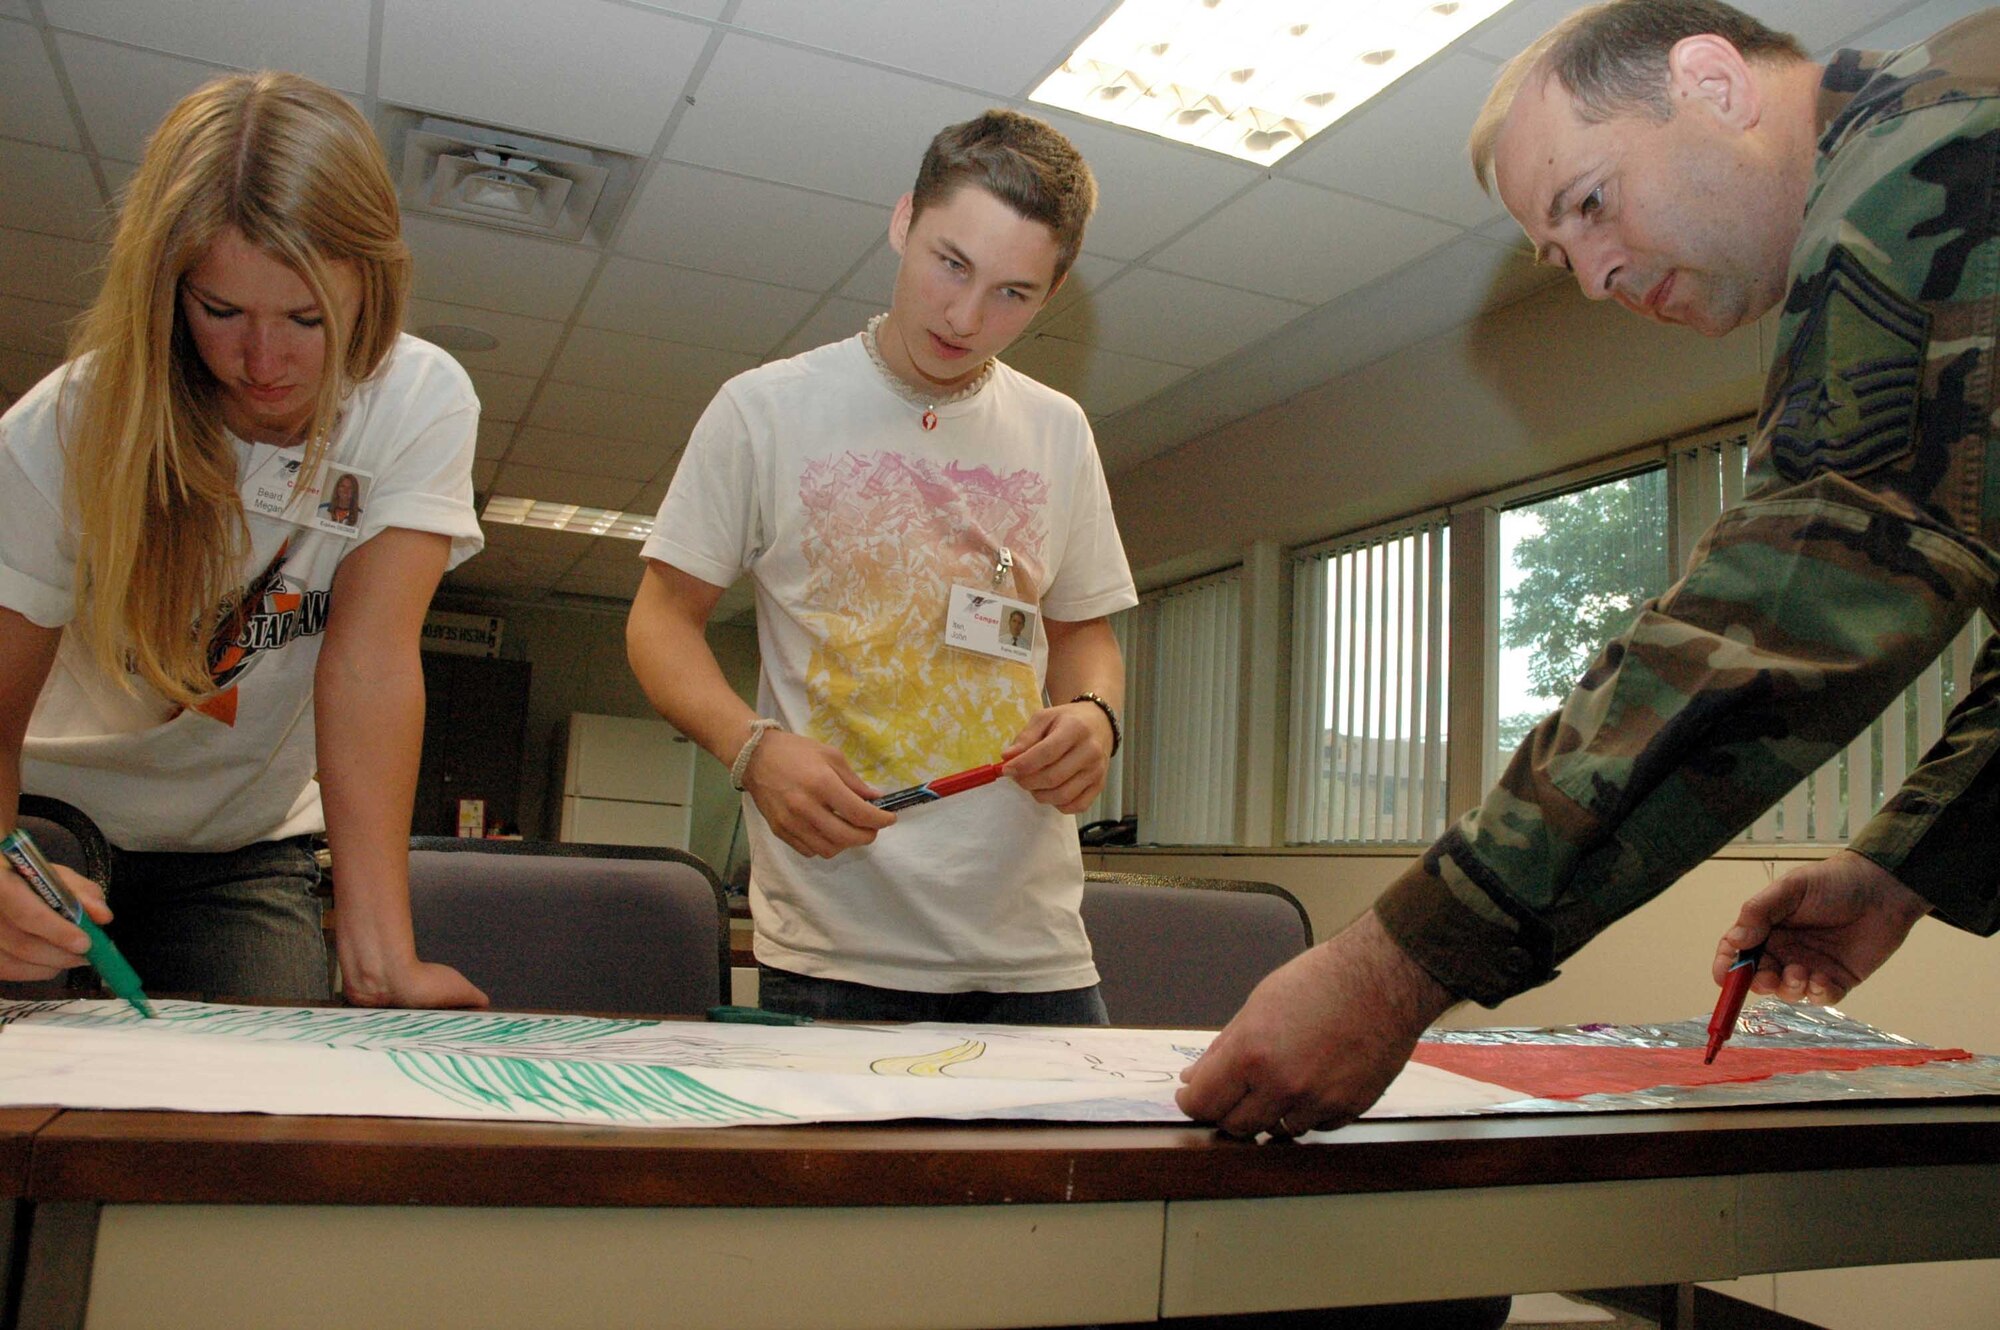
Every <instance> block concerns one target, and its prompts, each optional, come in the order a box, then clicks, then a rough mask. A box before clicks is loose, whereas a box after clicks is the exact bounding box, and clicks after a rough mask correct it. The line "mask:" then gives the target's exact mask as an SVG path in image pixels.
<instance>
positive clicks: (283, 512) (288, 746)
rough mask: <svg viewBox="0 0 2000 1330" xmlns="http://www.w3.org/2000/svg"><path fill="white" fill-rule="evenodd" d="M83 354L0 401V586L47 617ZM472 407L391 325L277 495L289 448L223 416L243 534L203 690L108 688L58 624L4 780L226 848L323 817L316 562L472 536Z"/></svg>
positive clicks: (65, 520) (122, 831) (59, 598)
mask: <svg viewBox="0 0 2000 1330" xmlns="http://www.w3.org/2000/svg"><path fill="white" fill-rule="evenodd" d="M87 372H88V365H87V363H84V362H73V363H72V364H69V365H65V366H63V367H61V368H59V369H57V370H56V371H54V372H53V373H51V374H50V375H48V377H46V378H44V379H43V380H42V381H41V382H40V383H39V384H37V385H36V386H35V387H33V388H31V389H30V390H29V391H28V393H27V394H26V395H25V396H24V397H22V398H21V400H20V401H18V402H16V403H15V404H14V405H13V407H12V408H10V409H9V410H8V411H7V413H6V414H5V415H4V416H0V605H4V606H6V607H7V608H8V609H11V610H14V611H16V612H18V613H20V614H22V615H23V616H25V617H26V618H28V619H29V620H31V621H33V622H35V623H37V624H40V625H42V626H43V627H49V628H54V627H60V626H62V625H64V624H67V623H68V622H69V621H70V620H71V618H72V617H73V616H74V614H75V612H76V603H75V567H76V548H77V538H76V531H77V523H76V521H75V517H74V514H73V512H71V511H70V510H69V509H68V507H67V504H66V501H65V499H64V490H63V483H64V473H65V458H64V450H63V447H62V444H61V441H60V435H59V431H58V428H57V424H58V413H59V412H60V411H62V410H64V409H65V403H66V402H69V401H73V400H74V395H75V382H73V381H72V380H73V377H74V376H75V375H78V374H81V373H87ZM478 422H479V399H478V397H477V396H476V395H475V394H474V392H473V389H472V382H471V380H470V379H469V378H468V377H467V376H466V373H465V371H464V370H463V369H462V368H460V367H459V365H458V362H457V361H455V360H453V359H452V358H451V357H450V356H449V355H447V354H446V353H445V352H443V351H442V350H440V349H439V348H437V347H435V346H432V345H430V344H429V343H428V342H423V341H419V340H418V339H416V338H414V337H409V336H403V337H401V338H400V339H399V340H398V341H397V343H396V345H395V347H394V348H393V349H392V350H391V351H390V353H389V355H388V356H387V357H386V358H385V359H384V361H383V364H382V366H381V367H380V369H379V370H378V371H377V373H376V374H375V376H374V377H372V378H371V379H369V380H368V381H367V382H365V383H362V384H360V385H359V386H358V387H356V388H355V389H354V391H353V392H352V393H351V394H350V395H349V397H348V399H347V401H346V403H345V405H344V407H343V409H342V413H341V417H340V422H339V424H338V425H337V426H336V428H335V432H334V439H333V443H332V445H331V446H330V448H329V450H328V462H327V465H326V466H325V468H323V469H322V471H321V474H320V476H319V477H317V478H316V480H314V481H310V482H308V488H309V490H310V491H311V492H310V493H308V494H306V495H304V496H301V497H300V498H299V499H298V501H297V502H296V503H292V502H290V499H291V491H292V488H293V485H294V484H295V482H296V473H297V470H298V465H299V459H300V456H301V454H302V452H303V449H302V448H298V447H293V448H278V447H275V446H273V445H270V444H252V443H245V442H243V441H242V440H240V439H236V438H234V437H233V436H231V437H230V438H229V443H230V445H231V446H232V447H233V448H234V449H235V453H236V462H237V474H238V476H239V478H240V485H241V493H242V495H243V501H244V510H245V513H246V515H247V518H248V523H249V531H250V551H249V558H248V560H247V561H246V563H245V564H244V567H243V579H244V580H243V586H244V590H243V592H242V593H241V596H240V602H239V603H238V604H237V605H234V606H232V608H233V609H236V610H238V611H239V613H238V614H237V616H236V618H235V620H234V624H233V626H234V627H235V630H236V631H235V632H234V634H233V635H232V636H230V637H229V640H227V641H219V642H218V643H216V644H213V645H212V646H211V649H210V661H211V671H212V672H213V674H214V676H215V678H216V680H217V682H218V684H219V685H220V691H219V692H218V693H217V694H216V696H215V697H214V698H212V699H211V700H209V701H208V702H206V703H204V704H203V705H202V706H201V708H199V709H197V710H192V711H183V710H181V709H180V708H178V707H175V706H173V705H172V704H171V703H169V702H167V701H166V700H164V699H163V698H161V697H160V696H159V695H158V694H157V693H154V692H152V690H150V689H148V688H146V687H145V686H144V685H143V684H140V683H139V682H138V681H137V680H136V679H134V680H131V681H130V683H131V685H132V687H133V688H134V689H136V690H137V691H136V692H128V691H127V690H126V688H125V687H124V686H123V683H124V681H120V680H116V679H112V678H109V677H107V676H106V675H105V674H104V673H103V672H102V671H100V670H99V669H98V668H97V666H96V663H95V662H94V661H93V660H92V659H91V658H90V656H89V654H88V653H87V652H85V651H83V650H82V649H81V648H80V647H79V646H78V644H77V643H76V641H75V640H74V639H73V638H71V637H70V635H68V634H65V635H64V638H63V642H62V645H61V647H60V648H59V649H58V651H57V654H56V660H55V664H54V666H53V668H52V669H51V670H50V672H49V677H48V681H47V682H46V683H45V684H44V685H43V686H42V691H41V695H40V697H39V699H38V700H37V702H36V705H35V711H34V714H33V716H32V717H31V719H30V720H29V723H28V733H27V741H26V744H25V745H24V748H23V755H22V788H23V789H24V790H25V791H27V792H29V793H33V794H42V795H49V796H53V797H55V798H58V799H62V800H64V801H66V802H68V803H71V804H74V805H76V806H77V807H79V808H81V809H82V810H83V811H84V812H85V813H87V814H89V816H90V817H91V819H92V820H93V821H95V822H96V823H97V825H98V827H99V828H100V829H102V830H103V832H104V834H105V836H106V838H107V839H109V840H110V841H111V843H112V844H114V845H117V846H120V847H121V848H124V849H128V850H182V851H215V850H229V849H235V848H237V847H238V846H242V845H246V844H249V843H251V842H253V841H260V840H275V839H278V838H280V837H284V836H293V835H299V834H303V833H306V832H313V831H319V830H321V829H323V828H324V826H325V821H324V818H323V816H322V814H321V811H320V800H319V784H318V782H317V781H316V780H314V778H313V773H314V770H315V768H316V766H317V761H316V757H315V748H314V728H313V726H314V720H313V671H314V667H315V666H316V664H317V663H318V660H319V648H320V642H321V635H322V634H323V633H324V631H325V629H326V622H327V615H328V613H329V611H330V609H331V601H332V589H333V577H334V571H335V570H336V569H337V568H338V567H339V565H340V561H341V560H342V559H343V558H345V557H346V556H347V555H348V553H349V552H351V551H352V550H354V549H356V548H358V547H359V546H360V545H361V544H362V543H363V542H365V541H366V540H367V539H368V538H369V537H370V536H373V535H374V534H375V533H376V532H378V531H381V530H384V529H386V528H389V527H401V528H405V529H408V530H413V531H429V532H437V533H440V534H443V535H447V536H449V537H451V542H452V545H451V555H450V566H456V565H457V564H459V563H462V562H464V561H465V560H466V559H468V558H470V557H472V555H474V554H476V553H477V552H478V551H479V548H480V546H481V544H482V543H483V538H482V537H481V535H480V530H479V522H478V518H477V516H476V515H475V513H474V511H473V503H472V457H473V446H474V438H475V435H476V433H477V427H478ZM343 475H349V476H353V477H354V478H355V479H354V481H353V482H352V484H351V485H348V486H344V487H343V489H344V490H345V491H351V492H358V495H359V497H358V500H357V501H356V504H355V505H354V507H355V508H356V509H358V511H353V510H350V508H349V507H347V506H345V505H342V506H337V507H336V506H331V505H330V503H329V502H328V501H330V500H331V498H332V495H333V490H334V486H335V485H336V484H337V483H338V479H339V477H340V476H343ZM343 497H345V494H343ZM218 636H219V637H220V636H222V635H218ZM343 721H344V723H350V724H354V725H362V726H365V725H367V724H369V718H368V717H367V716H353V717H347V718H343Z"/></svg>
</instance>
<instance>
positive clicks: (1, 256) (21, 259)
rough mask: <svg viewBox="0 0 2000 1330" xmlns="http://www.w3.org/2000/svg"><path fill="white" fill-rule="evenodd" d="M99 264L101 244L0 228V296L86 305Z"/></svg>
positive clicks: (94, 293) (94, 290)
mask: <svg viewBox="0 0 2000 1330" xmlns="http://www.w3.org/2000/svg"><path fill="white" fill-rule="evenodd" d="M103 262H104V247H103V246H102V245H93V244H91V243H89V242H88V241H83V240H69V239H65V238H64V237H61V236H46V235H37V234H36V233H34V232H32V231H15V230H11V229H8V228H5V227H0V295H10V296H26V297H28V298H29V299H30V300H47V301H51V302H53V303H55V304H58V305H76V306H78V307H81V306H84V305H88V304H89V303H90V302H91V301H92V300H93V299H95V298H96V296H97V281H98V266H99V265H100V264H102V263H103Z"/></svg>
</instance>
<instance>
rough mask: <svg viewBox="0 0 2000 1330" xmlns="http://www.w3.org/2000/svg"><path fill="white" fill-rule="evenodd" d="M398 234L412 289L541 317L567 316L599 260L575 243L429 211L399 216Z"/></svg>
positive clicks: (455, 301) (430, 296)
mask: <svg viewBox="0 0 2000 1330" xmlns="http://www.w3.org/2000/svg"><path fill="white" fill-rule="evenodd" d="M403 238H404V239H405V240H407V241H409V243H410V251H411V253H412V254H413V255H414V256H415V258H416V267H417V276H416V293H417V294H418V295H420V296H422V297H424V298H425V299H428V300H443V301H448V302H450V303H451V304H455V305H472V306H476V307H478V308H481V309H497V310H500V311H502V312H503V313H508V314H526V315H529V316H531V317H538V318H544V319H567V318H568V317H569V316H570V314H571V312H572V311H574V310H575V308H576V302H577V299H578V298H579V297H580V296H582V294H583V288H584V285H585V284H586V283H587V282H589V280H590V274H591V272H592V270H594V269H595V268H596V267H597V262H598V256H597V255H596V254H595V253H594V252H592V251H590V250H586V249H580V248H578V247H576V246H574V245H559V244H555V243H552V242H550V241H547V240H531V239H529V238H528V237H526V236H518V235H514V234H512V233H510V232H507V231H496V230H494V229H493V228H491V227H486V226H473V225H468V224H462V223H458V222H445V221H439V220H436V219H434V218H430V217H405V218H404V219H403Z"/></svg>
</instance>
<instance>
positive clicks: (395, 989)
mask: <svg viewBox="0 0 2000 1330" xmlns="http://www.w3.org/2000/svg"><path fill="white" fill-rule="evenodd" d="M343 980H344V982H343V984H342V996H343V997H345V998H346V999H347V1000H348V1001H349V1002H350V1003H352V1004H354V1005H355V1006H357V1007H415V1008H432V1009H437V1008H445V1007H478V1008H484V1007H485V1006H487V1005H488V1004H487V998H486V994H485V993H484V992H482V991H480V989H479V987H478V986H477V985H475V984H474V983H473V982H472V981H471V980H470V979H467V978H466V977H465V976H464V975H462V974H460V973H459V972H458V971H457V970H454V969H452V968H451V967H450V966H449V965H440V964H438V963H437V962H436V961H420V960H414V959H413V960H411V961H410V962H409V963H408V964H407V965H404V966H402V967H399V968H398V969H397V970H396V971H395V972H394V973H393V974H391V975H388V976H386V977H385V978H384V980H383V981H382V982H380V983H378V984H363V983H362V982H360V981H359V980H358V979H346V978H345V971H344V970H343Z"/></svg>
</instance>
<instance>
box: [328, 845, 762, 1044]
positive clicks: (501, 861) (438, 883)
mask: <svg viewBox="0 0 2000 1330" xmlns="http://www.w3.org/2000/svg"><path fill="white" fill-rule="evenodd" d="M333 871H334V876H335V877H336V878H338V876H339V873H340V865H339V864H338V863H336V864H335V865H334V868H333ZM410 914H411V918H412V920H413V922H414V923H415V925H416V936H417V954H418V955H420V956H422V957H423V958H424V959H425V960H431V961H443V962H444V963H445V964H447V965H452V966H455V967H456V968H457V969H458V970H459V971H460V972H461V973H463V974H464V975H465V977H466V978H468V979H470V980H471V981H472V982H473V983H475V984H477V985H479V986H480V987H481V988H482V989H484V990H485V991H486V995H487V996H488V997H489V998H491V999H492V1001H493V1006H494V1007H495V1008H496V1009H498V1010H503V1011H505V1010H527V1011H569V1012H604V1013H620V1014H631V1015H653V1016H696V1015H700V1014H702V1013H703V1012H705V1011H707V1010H708V1009H709V1008H710V1007H713V1006H718V1005H720V1004H723V1003H726V1002H728V1001H729V913H728V907H727V905H726V903H725V901H724V897H723V890H722V884H721V883H720V882H719V881H717V879H716V876H715V874H714V873H713V872H711V871H710V870H709V867H708V865H707V864H705V863H703V862H702V861H701V860H699V859H697V858H695V857H694V856H693V855H691V854H687V853H685V852H683V851H680V850H671V849H664V848H662V849H654V848H650V847H635V846H628V845H577V844H566V843H556V842H552V841H498V840H476V839H457V838H454V837H449V836H417V837H413V838H412V839H411V841H410Z"/></svg>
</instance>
